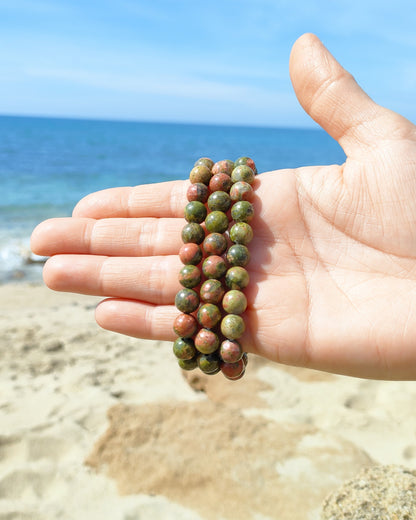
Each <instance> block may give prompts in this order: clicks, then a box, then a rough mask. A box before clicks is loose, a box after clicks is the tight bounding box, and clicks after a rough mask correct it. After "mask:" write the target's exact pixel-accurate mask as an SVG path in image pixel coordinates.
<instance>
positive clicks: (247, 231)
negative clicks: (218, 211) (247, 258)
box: [230, 222, 253, 246]
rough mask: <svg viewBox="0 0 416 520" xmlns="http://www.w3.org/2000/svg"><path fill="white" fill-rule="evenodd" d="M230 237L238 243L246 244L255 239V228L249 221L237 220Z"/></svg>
mask: <svg viewBox="0 0 416 520" xmlns="http://www.w3.org/2000/svg"><path fill="white" fill-rule="evenodd" d="M230 238H231V240H232V241H233V242H235V243H236V244H243V245H244V246H246V245H247V244H249V243H250V242H251V240H252V239H253V230H252V228H251V226H250V224H247V222H236V223H235V224H234V225H233V226H232V227H231V229H230Z"/></svg>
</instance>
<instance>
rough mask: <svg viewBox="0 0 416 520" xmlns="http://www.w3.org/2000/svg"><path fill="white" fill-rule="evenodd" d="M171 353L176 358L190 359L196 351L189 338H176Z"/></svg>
mask: <svg viewBox="0 0 416 520" xmlns="http://www.w3.org/2000/svg"><path fill="white" fill-rule="evenodd" d="M173 353H174V354H175V356H176V357H177V358H178V359H192V358H193V357H195V355H196V353H197V351H196V348H195V345H194V341H193V340H192V339H191V338H178V339H177V340H176V341H175V343H174V344H173Z"/></svg>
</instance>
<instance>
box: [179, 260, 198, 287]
mask: <svg viewBox="0 0 416 520" xmlns="http://www.w3.org/2000/svg"><path fill="white" fill-rule="evenodd" d="M179 282H180V284H181V285H183V286H184V287H187V288H188V289H192V287H196V286H197V285H198V284H199V283H200V282H201V271H200V270H199V269H198V267H196V266H195V265H191V264H190V265H184V266H183V267H182V269H181V270H180V271H179Z"/></svg>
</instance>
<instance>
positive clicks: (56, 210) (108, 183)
mask: <svg viewBox="0 0 416 520" xmlns="http://www.w3.org/2000/svg"><path fill="white" fill-rule="evenodd" d="M242 155H248V156H251V157H252V158H253V159H254V160H255V161H256V164H257V168H258V170H259V172H262V171H269V170H275V169H279V168H295V167H299V166H307V165H317V164H333V163H337V164H341V163H343V162H344V160H345V155H344V153H343V151H342V150H341V148H340V147H339V145H338V144H337V143H336V142H335V141H334V140H333V139H332V138H330V137H329V136H328V135H327V134H325V132H323V131H322V130H320V129H315V128H314V129H294V128H259V127H248V126H247V127H241V126H220V125H218V126H214V125H195V124H179V123H178V124H175V123H147V122H125V121H123V122H122V121H99V120H76V119H58V118H42V117H11V116H0V186H1V197H0V283H6V282H9V281H16V280H24V281H35V282H37V281H40V280H41V272H42V259H41V258H39V257H36V256H35V255H33V254H32V253H31V252H30V247H29V239H30V234H31V232H32V230H33V228H34V227H35V226H36V225H37V224H38V223H39V222H41V221H42V220H44V219H46V218H50V217H58V216H69V215H70V214H71V211H72V208H73V207H74V205H75V204H76V202H77V201H78V200H79V199H81V198H82V197H83V196H85V195H87V194H88V193H91V192H93V191H97V190H101V189H105V188H109V187H113V186H133V185H136V184H142V183H146V184H147V183H155V182H161V181H168V180H173V179H186V178H187V177H188V175H189V171H190V169H191V167H192V165H193V163H194V162H195V160H196V159H197V158H199V157H201V156H208V157H211V158H212V159H213V160H220V159H226V158H230V159H236V158H237V157H240V156H242Z"/></svg>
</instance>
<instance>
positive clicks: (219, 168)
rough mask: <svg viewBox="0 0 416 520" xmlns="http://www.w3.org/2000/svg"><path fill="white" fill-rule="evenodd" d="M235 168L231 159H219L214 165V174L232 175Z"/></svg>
mask: <svg viewBox="0 0 416 520" xmlns="http://www.w3.org/2000/svg"><path fill="white" fill-rule="evenodd" d="M233 170H234V163H233V161H230V160H229V159H224V160H223V161H217V162H216V163H215V164H214V166H213V167H212V173H213V175H216V174H217V173H226V174H227V175H231V172H232V171H233Z"/></svg>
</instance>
